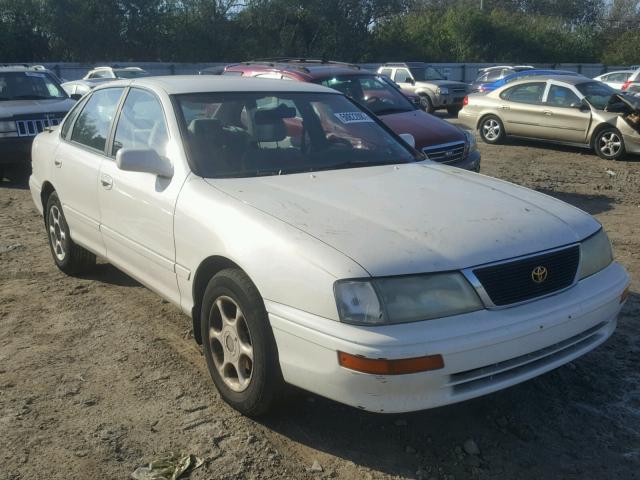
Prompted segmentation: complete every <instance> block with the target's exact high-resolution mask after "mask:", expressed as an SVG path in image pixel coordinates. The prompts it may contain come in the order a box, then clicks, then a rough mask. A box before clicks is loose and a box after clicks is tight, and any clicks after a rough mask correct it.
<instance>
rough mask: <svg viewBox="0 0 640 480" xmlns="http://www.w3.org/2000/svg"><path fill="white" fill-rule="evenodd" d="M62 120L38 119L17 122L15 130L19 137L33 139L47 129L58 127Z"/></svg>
mask: <svg viewBox="0 0 640 480" xmlns="http://www.w3.org/2000/svg"><path fill="white" fill-rule="evenodd" d="M61 121H62V118H40V119H37V120H17V121H16V129H17V130H18V136H19V137H35V136H36V135H37V134H39V133H41V132H42V131H44V129H45V128H47V127H53V126H55V125H58V124H59V123H60V122H61Z"/></svg>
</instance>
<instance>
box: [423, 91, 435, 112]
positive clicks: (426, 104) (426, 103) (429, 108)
mask: <svg viewBox="0 0 640 480" xmlns="http://www.w3.org/2000/svg"><path fill="white" fill-rule="evenodd" d="M420 106H421V107H422V109H423V110H424V111H425V112H427V113H433V112H434V111H435V109H434V108H433V102H432V101H431V99H430V98H429V97H428V96H427V95H420Z"/></svg>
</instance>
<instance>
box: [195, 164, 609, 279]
mask: <svg viewBox="0 0 640 480" xmlns="http://www.w3.org/2000/svg"><path fill="white" fill-rule="evenodd" d="M207 182H209V184H211V185H212V186H213V187H215V188H217V189H219V190H221V191H223V192H225V193H226V194H228V195H230V196H231V197H233V198H235V199H236V200H238V201H241V202H243V203H245V204H248V205H250V206H252V207H254V208H256V209H258V210H260V211H262V212H264V213H266V214H268V215H270V216H272V217H275V218H277V219H279V220H281V221H283V222H286V223H287V224H289V225H292V226H294V227H296V228H298V229H300V230H302V231H304V232H306V233H308V234H309V235H311V236H313V237H315V238H316V239H318V240H320V241H321V242H323V243H326V244H328V245H330V246H332V247H333V248H335V249H336V250H338V251H340V252H342V253H343V254H344V255H346V256H348V257H350V258H351V259H352V260H354V261H356V262H357V263H359V264H360V265H361V266H362V267H363V268H364V269H365V270H367V271H368V272H369V273H370V274H371V275H373V276H385V275H402V274H411V273H420V272H434V271H448V270H457V269H461V268H467V267H471V266H475V265H480V264H484V263H488V262H493V261H497V260H502V259H508V258H512V257H517V256H521V255H526V254H530V253H533V252H539V251H542V250H547V249H550V248H555V247H558V246H562V245H567V244H570V243H574V242H576V241H579V240H582V239H584V238H585V237H587V236H589V235H591V234H592V233H594V232H595V231H597V230H598V229H599V228H600V224H599V223H598V222H597V221H595V219H593V217H591V216H590V215H588V214H586V213H585V212H582V211H581V210H578V209H577V208H574V207H572V206H570V205H567V204H565V203H563V202H560V201H559V200H555V199H553V198H551V197H548V196H546V195H542V194H539V193H536V192H533V191H531V190H528V189H525V188H522V187H518V186H516V185H512V184H509V183H507V182H502V181H500V180H496V179H491V178H489V177H484V176H482V175H477V174H473V173H469V172H466V171H464V170H460V169H457V168H453V167H446V166H440V165H436V164H434V163H432V162H428V161H426V162H419V163H413V164H402V165H395V166H394V165H386V166H379V167H366V168H353V169H346V170H332V171H325V172H315V173H313V174H293V175H281V176H271V177H257V178H239V179H208V180H207Z"/></svg>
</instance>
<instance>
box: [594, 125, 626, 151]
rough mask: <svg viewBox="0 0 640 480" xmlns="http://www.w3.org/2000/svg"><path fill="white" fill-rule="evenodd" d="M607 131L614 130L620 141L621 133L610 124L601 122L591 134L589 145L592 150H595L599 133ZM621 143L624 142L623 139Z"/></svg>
mask: <svg viewBox="0 0 640 480" xmlns="http://www.w3.org/2000/svg"><path fill="white" fill-rule="evenodd" d="M607 129H611V130H615V131H616V132H618V133H619V134H620V138H621V139H622V132H621V131H620V130H619V129H618V127H616V126H615V125H612V124H610V123H609V122H602V123H601V124H600V125H596V126H595V127H594V129H593V132H592V133H591V138H590V139H589V145H590V146H591V149H592V150H593V149H595V148H596V137H597V136H598V135H599V134H600V132H602V131H603V130H607ZM622 141H623V142H624V139H622Z"/></svg>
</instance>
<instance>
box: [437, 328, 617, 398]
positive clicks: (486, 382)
mask: <svg viewBox="0 0 640 480" xmlns="http://www.w3.org/2000/svg"><path fill="white" fill-rule="evenodd" d="M607 323H608V322H601V323H598V324H597V325H595V326H593V327H591V328H589V329H588V330H585V331H584V332H582V333H579V334H577V335H574V336H573V337H570V338H567V339H566V340H563V341H561V342H558V343H555V344H553V345H550V346H548V347H545V348H542V349H540V350H536V351H535V352H531V353H527V354H525V355H521V356H519V357H515V358H511V359H509V360H505V361H503V362H498V363H494V364H491V365H486V366H484V367H480V368H474V369H472V370H466V371H463V372H458V373H454V374H452V375H450V377H449V380H450V381H449V386H451V387H452V389H453V393H454V394H463V393H468V392H471V391H473V390H478V389H483V388H485V387H488V386H491V385H493V384H497V383H500V382H503V381H506V380H511V379H517V378H518V377H522V376H525V375H527V373H529V372H532V371H534V370H537V369H541V368H544V367H545V366H547V365H551V364H553V363H555V362H557V361H559V360H562V359H563V358H567V357H569V356H571V355H572V354H574V353H577V352H580V351H581V350H585V349H588V348H589V347H590V346H591V345H593V344H595V343H597V342H598V341H599V340H601V339H602V338H603V336H604V335H605V332H603V331H602V330H603V328H604V327H605V326H606V325H607Z"/></svg>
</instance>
